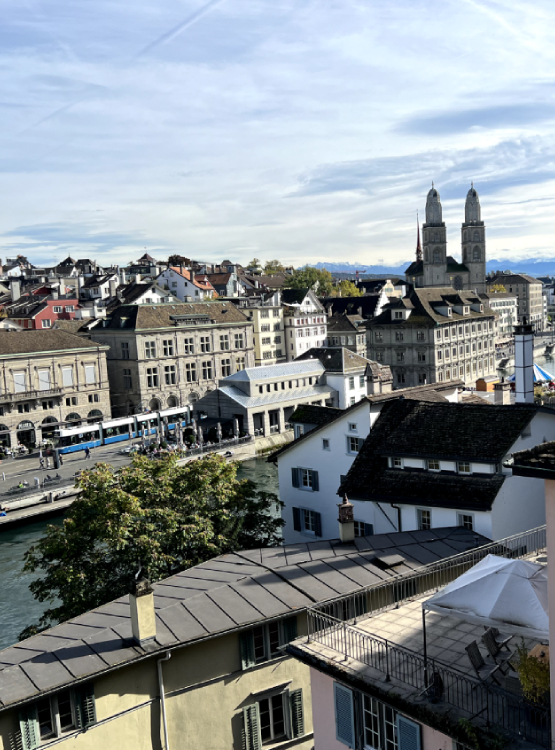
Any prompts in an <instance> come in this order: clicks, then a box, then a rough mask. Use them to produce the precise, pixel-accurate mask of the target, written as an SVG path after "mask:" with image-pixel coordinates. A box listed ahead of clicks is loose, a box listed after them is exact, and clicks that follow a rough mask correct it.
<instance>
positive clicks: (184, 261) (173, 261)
mask: <svg viewBox="0 0 555 750" xmlns="http://www.w3.org/2000/svg"><path fill="white" fill-rule="evenodd" d="M167 263H168V266H176V267H177V266H189V265H190V264H191V261H190V260H189V259H188V258H185V256H183V255H179V254H178V253H174V255H170V257H169V258H168V261H167Z"/></svg>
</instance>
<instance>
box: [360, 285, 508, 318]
mask: <svg viewBox="0 0 555 750" xmlns="http://www.w3.org/2000/svg"><path fill="white" fill-rule="evenodd" d="M459 301H460V302H461V304H464V305H469V306H470V305H472V304H476V303H481V302H482V300H481V299H480V297H478V295H476V294H475V293H474V292H467V291H464V292H457V291H456V290H455V289H453V288H452V287H425V288H423V289H420V288H419V289H411V291H410V292H409V294H408V296H407V297H403V298H402V299H397V300H394V301H393V302H391V303H390V304H389V305H387V306H386V307H385V308H384V309H383V311H382V313H381V314H380V315H378V317H376V318H374V320H373V321H372V326H375V325H390V324H392V323H393V324H394V325H403V326H412V325H418V326H432V325H435V324H436V323H453V322H455V321H467V320H471V319H473V318H480V319H483V318H484V317H489V318H492V319H493V318H495V317H496V314H495V313H494V312H493V310H491V309H490V308H489V307H487V306H485V305H484V311H483V312H478V311H475V310H472V309H470V311H469V314H468V315H462V314H460V313H458V312H456V311H455V310H454V309H453V310H452V314H451V315H450V316H446V315H442V314H441V313H440V312H437V311H436V308H437V307H443V306H445V307H450V306H452V305H453V304H456V303H457V302H459ZM399 307H409V308H412V312H411V314H410V316H409V318H408V319H407V320H397V319H395V318H394V317H393V310H395V309H398V308H399Z"/></svg>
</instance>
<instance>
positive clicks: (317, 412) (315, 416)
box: [288, 404, 343, 426]
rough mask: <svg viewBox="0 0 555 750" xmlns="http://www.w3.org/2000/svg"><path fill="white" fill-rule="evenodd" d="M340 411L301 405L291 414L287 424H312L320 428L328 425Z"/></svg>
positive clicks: (330, 407) (327, 407) (333, 408)
mask: <svg viewBox="0 0 555 750" xmlns="http://www.w3.org/2000/svg"><path fill="white" fill-rule="evenodd" d="M342 411H343V410H342V409H336V408H335V407H333V406H316V405H315V404H314V405H313V404H303V405H302V406H297V408H296V409H295V411H294V412H293V414H291V416H290V417H289V420H288V421H289V422H298V423H299V424H314V425H317V426H321V425H324V424H328V422H330V421H331V420H332V419H333V418H334V417H336V416H337V412H342Z"/></svg>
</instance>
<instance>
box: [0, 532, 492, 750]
mask: <svg viewBox="0 0 555 750" xmlns="http://www.w3.org/2000/svg"><path fill="white" fill-rule="evenodd" d="M486 541H487V540H485V539H483V538H482V537H481V536H480V535H479V534H476V533H473V532H468V531H466V530H465V529H443V530H441V529H438V530H437V531H436V532H435V535H434V539H433V540H431V539H430V538H429V537H423V536H422V535H418V533H417V534H412V535H406V534H405V535H403V536H402V537H401V536H399V535H395V534H391V535H388V536H385V537H384V536H381V537H375V538H374V537H368V538H367V539H358V540H357V544H356V545H355V544H353V543H344V542H342V541H341V540H339V539H337V538H336V539H334V540H333V541H331V542H326V543H322V542H317V541H313V542H312V543H310V542H309V543H304V544H300V545H299V544H296V545H294V546H293V547H291V548H289V547H287V546H284V547H277V548H266V549H254V550H247V551H238V552H235V553H230V554H226V555H221V556H220V557H216V558H214V559H212V560H208V561H207V562H204V563H202V564H200V565H197V566H194V567H192V568H189V569H187V570H184V571H182V572H180V573H178V574H176V575H173V576H172V577H170V578H166V579H164V580H162V581H159V582H157V583H155V584H153V585H152V586H150V585H149V584H148V582H147V581H144V580H141V581H139V582H138V583H137V584H135V585H134V586H133V587H132V592H131V593H130V594H129V595H126V596H122V597H120V598H119V599H116V600H115V601H112V602H110V603H108V604H105V605H103V606H101V607H97V608H96V609H93V610H91V611H90V612H86V613H84V614H82V615H80V616H78V617H74V618H72V619H71V620H69V621H68V622H65V623H62V624H60V625H56V626H55V627H53V628H51V629H49V630H47V631H45V632H44V633H39V634H38V635H36V636H33V637H31V638H28V639H27V640H25V641H21V642H19V643H17V644H15V645H14V646H11V647H10V648H7V649H4V650H3V651H1V652H0V746H1V747H2V748H5V749H6V750H7V749H8V748H10V750H11V748H24V749H25V750H35V748H39V747H40V748H42V747H51V746H54V745H56V746H60V747H62V748H68V749H69V748H71V749H72V750H73V749H75V750H98V748H104V749H105V750H137V748H141V749H143V750H147V749H148V750H151V749H152V748H160V747H164V748H165V749H166V750H170V749H171V748H183V747H187V748H188V747H191V748H193V747H194V748H195V750H224V749H225V750H256V749H257V748H261V747H263V746H264V747H266V746H269V747H272V748H274V747H280V748H281V747H283V748H295V750H297V749H299V750H312V748H313V747H314V746H315V745H314V736H313V721H312V705H313V701H312V696H311V684H310V670H309V668H308V667H307V666H305V665H304V664H302V663H301V662H300V661H298V660H297V659H293V658H290V657H289V656H288V655H287V654H286V653H285V651H284V647H286V646H287V644H288V643H291V642H292V641H294V640H295V639H296V638H298V637H299V636H305V635H306V634H307V625H306V623H307V615H306V612H307V610H308V609H310V608H311V607H312V606H313V605H314V604H315V603H318V602H322V601H325V600H328V599H330V598H335V597H337V596H339V595H345V594H346V593H352V594H354V595H356V593H357V592H358V591H360V590H361V588H363V587H368V586H372V587H374V588H376V589H380V588H381V587H383V585H384V584H386V583H387V582H388V581H394V582H396V583H398V582H399V581H400V579H402V577H403V576H404V575H406V574H408V573H410V572H411V571H413V570H414V569H415V568H419V567H420V566H421V565H422V562H423V561H425V562H427V563H435V564H437V563H438V562H439V561H440V560H442V558H445V557H447V556H450V555H456V554H460V553H464V552H468V553H469V554H471V551H472V550H474V549H476V548H478V550H479V548H480V546H481V545H483V544H484V543H485V542H486ZM476 554H479V551H478V552H477V553H476ZM393 558H394V564H389V563H388V562H387V561H388V560H389V561H392V560H393ZM446 564H448V563H446ZM332 713H333V710H332ZM333 736H335V735H333ZM330 741H333V740H332V738H331V737H330ZM316 747H323V748H324V747H325V748H327V747H331V745H329V744H328V743H327V741H324V742H323V744H320V745H318V744H317V745H316ZM399 750H405V748H404V747H403V746H400V747H399Z"/></svg>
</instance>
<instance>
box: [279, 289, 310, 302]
mask: <svg viewBox="0 0 555 750" xmlns="http://www.w3.org/2000/svg"><path fill="white" fill-rule="evenodd" d="M309 291H310V290H309V288H308V287H307V288H306V289H284V290H283V292H282V293H281V301H282V302H283V303H284V304H286V305H300V304H301V303H302V301H303V300H304V298H305V297H306V295H307V294H308V292H309Z"/></svg>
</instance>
